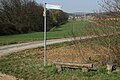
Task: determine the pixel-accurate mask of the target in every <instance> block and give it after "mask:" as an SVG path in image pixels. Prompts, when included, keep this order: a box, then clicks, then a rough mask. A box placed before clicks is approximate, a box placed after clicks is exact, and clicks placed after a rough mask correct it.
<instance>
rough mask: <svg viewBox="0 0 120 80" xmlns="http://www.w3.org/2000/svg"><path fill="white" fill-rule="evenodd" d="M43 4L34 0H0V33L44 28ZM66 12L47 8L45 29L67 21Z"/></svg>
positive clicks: (16, 32) (35, 30)
mask: <svg viewBox="0 0 120 80" xmlns="http://www.w3.org/2000/svg"><path fill="white" fill-rule="evenodd" d="M43 10H44V8H43V5H42V4H38V3H37V2H35V1H34V0H0V35H11V34H22V33H29V32H38V31H41V32H42V31H43V30H44V27H43V25H44V23H43V20H44V17H43ZM67 19H68V14H67V13H65V12H63V11H61V10H47V31H49V30H51V29H52V28H53V27H55V26H59V25H61V24H63V23H65V22H67Z"/></svg>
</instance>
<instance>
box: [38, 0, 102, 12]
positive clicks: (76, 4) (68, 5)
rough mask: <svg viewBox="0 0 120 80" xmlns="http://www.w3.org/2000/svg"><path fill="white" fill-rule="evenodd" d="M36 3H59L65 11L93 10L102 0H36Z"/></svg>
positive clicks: (97, 8)
mask: <svg viewBox="0 0 120 80" xmlns="http://www.w3.org/2000/svg"><path fill="white" fill-rule="evenodd" d="M36 1H37V2H38V3H49V4H57V5H58V4H59V5H62V6H63V10H64V11H66V12H94V10H99V9H100V6H99V5H98V3H100V2H101V1H102V0H36Z"/></svg>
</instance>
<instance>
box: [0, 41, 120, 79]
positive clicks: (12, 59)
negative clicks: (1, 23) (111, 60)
mask: <svg viewBox="0 0 120 80" xmlns="http://www.w3.org/2000/svg"><path fill="white" fill-rule="evenodd" d="M92 43H93V44H94V45H100V44H99V43H97V42H96V40H94V39H91V40H90V41H89V40H88V41H87V42H86V41H83V42H82V44H81V45H83V46H85V44H92ZM69 45H72V44H71V43H69V42H66V43H62V44H54V45H49V46H47V49H49V50H51V49H54V50H53V51H55V48H56V47H57V48H59V47H62V46H65V47H66V46H69ZM42 50H43V48H35V49H31V50H24V51H21V52H17V53H14V54H10V55H7V56H4V57H1V58H0V72H2V73H6V74H9V75H13V76H15V77H17V78H20V79H21V78H23V79H24V80H119V79H120V76H119V75H120V71H113V72H112V73H111V74H107V71H106V69H105V67H99V68H98V70H97V71H92V70H90V72H82V70H81V69H69V68H64V70H63V71H61V72H59V73H58V72H57V69H56V67H55V65H54V64H52V63H48V65H47V66H46V67H44V66H43V52H41V53H40V51H42ZM53 51H52V54H53ZM47 54H49V53H47ZM61 54H62V53H61ZM49 55H51V54H49ZM53 55H54V54H53ZM52 57H53V56H52Z"/></svg>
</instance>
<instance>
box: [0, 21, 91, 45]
mask: <svg viewBox="0 0 120 80" xmlns="http://www.w3.org/2000/svg"><path fill="white" fill-rule="evenodd" d="M88 25H89V22H88V21H70V22H68V23H66V24H64V25H61V26H59V27H58V28H55V29H54V30H52V31H50V32H47V39H56V38H65V37H69V36H70V33H71V31H74V33H77V34H78V35H79V36H80V35H85V30H86V28H87V26H88ZM38 40H43V32H34V33H28V34H19V35H8V36H0V45H7V44H15V43H22V42H29V41H38Z"/></svg>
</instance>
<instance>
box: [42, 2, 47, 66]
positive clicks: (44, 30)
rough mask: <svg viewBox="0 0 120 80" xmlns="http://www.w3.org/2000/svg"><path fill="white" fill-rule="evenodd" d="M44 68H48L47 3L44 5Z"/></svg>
mask: <svg viewBox="0 0 120 80" xmlns="http://www.w3.org/2000/svg"><path fill="white" fill-rule="evenodd" d="M43 15H44V66H46V3H45V5H44V13H43Z"/></svg>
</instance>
